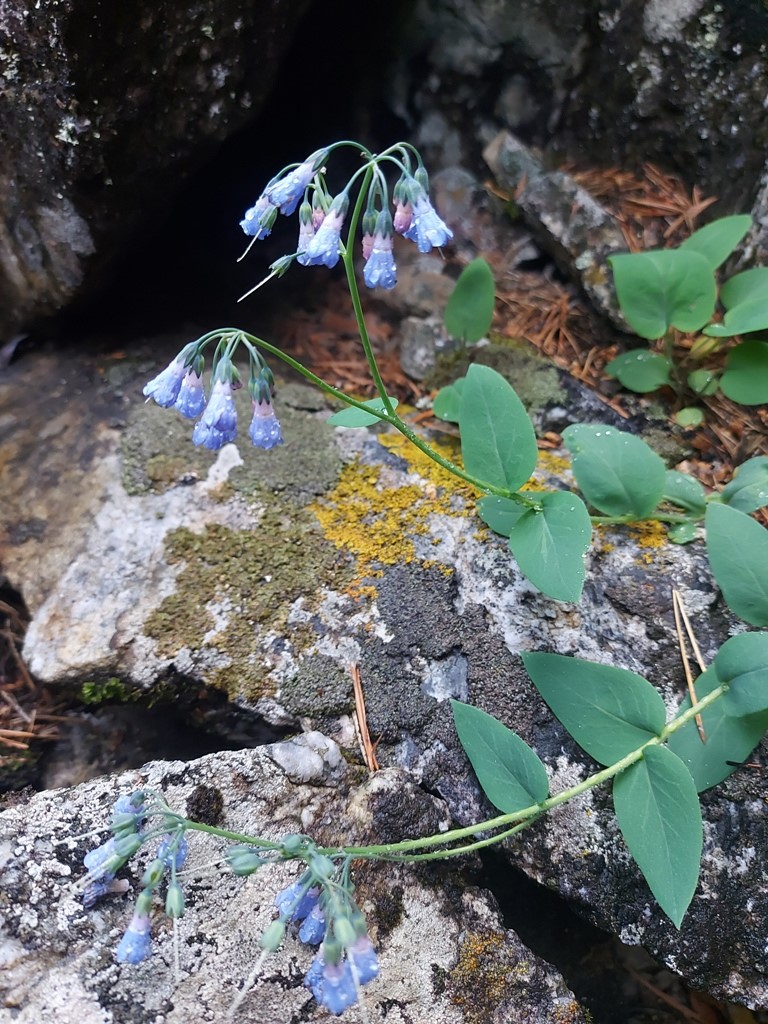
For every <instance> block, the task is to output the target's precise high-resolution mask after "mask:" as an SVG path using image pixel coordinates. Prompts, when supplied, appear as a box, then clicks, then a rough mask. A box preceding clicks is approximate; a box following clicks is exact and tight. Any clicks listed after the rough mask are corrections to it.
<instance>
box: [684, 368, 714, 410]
mask: <svg viewBox="0 0 768 1024" xmlns="http://www.w3.org/2000/svg"><path fill="white" fill-rule="evenodd" d="M718 383H719V377H718V375H717V374H716V373H715V372H714V371H713V370H693V371H692V372H691V373H689V374H688V386H689V387H690V389H691V390H692V391H695V392H696V394H697V395H714V393H715V392H716V391H717V386H718ZM696 412H698V413H699V415H701V409H697V410H696ZM699 422H701V421H699Z"/></svg>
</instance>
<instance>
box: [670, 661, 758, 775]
mask: <svg viewBox="0 0 768 1024" xmlns="http://www.w3.org/2000/svg"><path fill="white" fill-rule="evenodd" d="M719 685H720V680H719V679H718V678H717V673H716V672H715V669H714V667H713V666H711V665H710V667H709V668H708V669H707V671H706V672H704V673H703V674H702V675H700V676H699V678H698V679H697V680H696V683H695V687H696V696H697V697H698V698H699V699H701V698H702V697H706V696H707V695H708V694H709V693H711V692H712V690H714V689H715V688H716V687H717V686H719ZM690 706H691V700H690V697H686V698H685V700H684V701H683V702H682V704H681V705H680V710H679V712H678V716H679V715H681V714H682V713H683V712H684V711H687V710H688V708H690ZM701 720H702V725H703V726H704V735H705V736H706V737H707V742H706V743H702V742H701V737H700V736H699V731H698V729H697V728H696V723H695V722H694V721H690V722H687V723H686V724H685V725H684V726H683V727H682V728H681V729H678V731H677V732H675V733H673V734H672V735H671V736H670V737H669V744H668V745H669V749H670V750H671V751H672V752H673V753H674V754H677V756H678V757H679V758H680V760H681V761H682V762H683V764H684V765H685V767H686V768H687V769H688V771H689V772H690V773H691V775H692V776H693V781H694V784H695V786H696V789H697V790H698V791H699V793H701V792H703V790H705V789H709V788H710V787H712V786H716V785H717V784H718V782H722V781H723V779H727V778H728V776H729V775H731V774H733V772H735V771H736V769H737V767H738V762H739V761H743V760H744V759H745V758H747V757H749V755H750V753H751V752H752V751H753V750H754V749H755V747H756V746H757V744H758V743H759V742H760V740H761V738H762V736H763V734H764V733H765V732H766V730H768V712H765V711H764V712H761V713H760V714H756V715H744V716H743V717H741V718H734V717H733V716H732V715H729V714H727V713H726V711H725V708H724V707H723V701H722V699H721V700H718V701H717V702H716V703H715V704H711V705H710V706H709V707H708V708H705V709H704V711H702V713H701ZM729 761H734V762H736V763H735V764H728V762H729Z"/></svg>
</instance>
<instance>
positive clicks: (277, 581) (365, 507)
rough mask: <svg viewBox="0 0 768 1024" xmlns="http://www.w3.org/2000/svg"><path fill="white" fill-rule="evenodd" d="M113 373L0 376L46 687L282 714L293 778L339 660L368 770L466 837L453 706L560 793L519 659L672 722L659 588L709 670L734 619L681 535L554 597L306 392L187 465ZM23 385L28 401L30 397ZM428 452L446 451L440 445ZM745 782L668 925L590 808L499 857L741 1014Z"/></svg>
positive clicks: (754, 877) (748, 857)
mask: <svg viewBox="0 0 768 1024" xmlns="http://www.w3.org/2000/svg"><path fill="white" fill-rule="evenodd" d="M158 347H159V346H158ZM484 351H485V350H484ZM170 355H171V353H170V352H169V353H168V358H170ZM156 358H157V357H156ZM164 361H165V360H164ZM118 365H119V367H120V374H119V375H117V374H116V373H113V372H112V371H114V369H115V367H114V366H112V365H111V362H110V360H109V359H102V360H101V362H100V368H101V373H99V374H97V373H96V369H95V367H94V365H93V363H92V362H90V361H89V359H88V357H85V356H80V357H77V356H76V355H75V354H74V353H68V355H67V361H66V365H65V364H64V362H63V360H61V359H58V360H57V359H56V357H50V359H48V360H47V361H42V360H41V361H40V362H38V363H36V364H35V365H34V366H27V365H26V364H24V363H23V362H21V363H19V364H17V365H15V366H13V367H11V369H10V372H9V376H8V377H7V379H6V380H5V381H4V382H3V383H2V384H0V403H2V405H3V407H4V408H5V409H6V410H7V411H6V414H5V416H4V421H3V429H4V430H5V431H7V437H8V441H9V443H8V445H7V456H6V459H5V462H4V465H3V467H2V470H0V472H1V473H2V479H0V487H2V491H3V494H4V496H6V497H5V501H4V502H3V505H2V507H1V508H0V517H2V518H1V519H0V524H1V525H2V547H1V548H0V562H2V564H3V565H4V567H5V572H6V574H7V576H8V578H9V580H10V582H11V583H12V584H13V585H14V586H16V587H18V588H19V589H20V590H21V592H22V594H23V595H24V597H25V599H26V601H27V604H28V607H29V610H30V613H31V615H32V623H31V626H30V630H29V633H28V636H27V642H26V646H25V653H26V656H27V658H28V660H29V663H30V665H31V667H32V668H33V669H34V671H35V672H36V673H37V674H38V675H39V676H40V678H41V679H42V680H43V681H45V682H46V683H47V684H49V685H51V686H70V687H72V686H79V685H80V684H81V683H82V682H84V681H85V680H92V679H96V680H97V681H98V680H99V679H103V678H105V677H116V678H117V679H118V680H120V681H121V683H122V684H123V685H124V686H125V687H126V688H127V689H128V690H129V691H131V690H133V691H138V692H139V693H142V692H143V693H144V694H145V696H146V697H151V698H152V699H158V698H161V697H162V696H163V695H167V694H168V693H169V692H171V693H178V694H179V696H180V697H181V698H183V697H184V695H185V693H186V692H187V691H188V690H189V689H190V687H191V688H192V689H193V690H197V689H199V688H200V687H201V686H203V687H207V688H209V689H212V690H218V691H221V692H223V693H224V695H225V696H226V697H227V698H228V701H229V703H230V706H231V707H232V708H233V709H234V710H236V711H237V712H238V714H239V715H240V718H241V721H243V722H247V721H248V720H249V719H250V720H254V719H266V720H267V721H269V722H272V723H275V724H279V725H284V724H286V723H287V724H291V723H293V724H294V726H295V727H297V728H298V727H299V726H301V727H302V728H303V729H304V730H305V731H306V732H307V733H308V734H310V735H309V736H308V737H307V738H306V739H305V740H304V743H305V744H306V756H305V759H304V761H303V762H302V764H303V767H302V765H299V766H296V765H291V764H289V762H288V761H284V762H283V763H285V764H286V770H287V771H289V772H290V775H291V778H296V779H299V778H302V777H306V778H311V779H315V778H316V777H317V775H316V773H317V772H319V771H320V767H319V764H320V761H319V760H318V758H319V759H320V760H322V759H323V754H322V752H321V751H320V750H319V749H318V747H317V744H315V741H314V739H313V738H312V736H311V734H312V733H321V734H322V735H323V736H328V737H330V738H332V739H334V740H336V741H337V742H338V743H339V744H340V745H341V746H342V747H343V748H346V747H354V746H355V739H354V733H353V730H352V726H351V715H352V711H353V707H354V703H353V697H352V686H351V680H350V678H349V674H348V667H349V665H350V664H356V665H357V666H358V667H359V669H360V673H361V679H362V685H363V690H364V695H365V703H366V708H367V716H368V727H369V730H370V734H371V737H372V738H373V739H374V741H377V740H378V746H377V753H378V757H379V760H380V762H381V763H382V765H384V766H385V767H388V768H401V769H402V768H405V769H407V771H408V772H409V774H410V776H411V778H413V779H414V780H415V781H416V782H417V783H420V784H422V785H423V786H424V787H425V788H427V789H428V790H429V791H430V792H434V793H439V794H440V795H441V796H442V798H443V799H444V800H445V801H446V803H447V805H448V808H449V810H450V814H451V816H452V817H453V818H454V819H455V820H456V821H458V822H461V823H470V822H473V821H477V820H481V819H482V816H485V815H487V814H488V813H489V810H490V809H489V808H488V806H487V804H486V803H485V801H484V799H483V798H482V796H481V794H480V792H479V790H478V787H477V785H476V783H475V782H474V779H473V777H472V775H471V773H470V771H469V768H468V765H467V762H466V759H465V757H464V755H463V753H462V752H461V750H460V749H459V746H458V741H457V737H456V734H455V730H454V728H453V724H452V719H451V713H450V706H449V702H448V699H447V698H448V697H450V696H457V697H459V698H460V699H466V700H468V701H469V702H470V703H472V704H475V705H477V706H479V707H481V708H483V709H484V710H486V711H488V712H489V713H491V714H493V715H495V716H497V717H498V718H500V719H501V720H502V721H503V722H505V723H506V724H507V725H509V726H510V727H512V728H514V729H515V730H516V731H517V732H518V733H519V734H520V735H521V736H522V737H523V738H524V739H525V740H526V741H528V742H529V743H531V744H532V745H533V747H534V748H535V749H536V750H537V752H538V753H539V755H540V756H541V757H542V759H543V761H544V763H545V765H546V766H547V770H548V772H549V774H550V778H551V785H552V789H553V790H554V791H558V790H560V789H562V788H565V787H566V786H567V785H569V784H571V783H572V782H574V781H576V780H579V779H581V778H583V777H584V776H585V775H586V774H587V773H588V772H590V771H592V770H593V769H594V766H593V765H592V763H591V762H590V761H589V759H588V758H586V757H585V755H583V754H582V753H581V752H580V751H579V750H578V749H577V748H576V747H575V745H574V744H573V743H572V741H571V740H570V739H569V738H568V737H567V736H566V735H565V733H564V732H563V730H562V729H561V728H560V726H559V725H558V723H557V722H556V721H555V720H554V719H553V718H552V716H551V714H550V713H549V711H548V710H547V708H546V706H545V705H544V704H543V702H542V701H541V700H540V698H539V697H538V695H537V693H536V691H535V690H534V688H533V686H532V684H531V683H530V681H529V679H528V678H527V675H526V673H525V672H524V670H523V667H522V663H521V661H520V659H519V653H520V652H521V651H530V650H548V651H555V652H558V653H560V654H571V655H577V656H579V657H582V658H588V659H592V660H595V661H599V662H603V663H610V664H614V665H617V666H621V667H624V668H627V669H631V670H634V671H636V672H639V673H641V674H643V675H646V676H647V677H648V678H650V679H652V680H653V681H654V683H656V684H657V685H658V686H659V688H660V690H661V692H662V694H663V696H664V698H665V700H666V701H667V704H668V706H669V707H670V708H672V707H674V706H675V704H676V703H677V702H678V701H679V699H680V696H681V694H682V692H683V690H684V681H683V677H682V671H681V668H680V661H679V653H678V650H677V641H676V638H675V633H674V625H673V616H672V607H671V587H672V585H674V586H675V587H676V588H677V589H678V590H679V591H681V593H682V594H683V597H684V600H685V603H686V606H687V608H688V611H689V614H690V615H691V616H692V619H693V622H694V627H695V629H696V633H697V636H698V640H699V644H700V646H701V648H702V651H703V655H704V658H705V660H707V661H711V659H712V657H713V656H714V653H715V651H716V650H717V648H718V646H719V645H720V644H721V643H722V642H723V641H724V639H725V638H726V637H727V636H728V635H729V634H730V633H731V632H732V631H733V630H738V629H740V628H742V627H741V626H740V625H739V624H738V623H736V622H735V621H734V620H733V619H732V617H731V616H730V615H729V614H728V613H727V611H726V609H725V608H724V607H723V604H722V601H721V599H720V597H719V594H718V592H717V590H716V588H715V587H714V585H713V583H712V580H711V576H710V572H709V567H708V564H707V561H706V557H705V553H704V550H703V545H702V544H701V543H694V544H692V545H690V546H687V547H679V546H675V545H670V544H667V543H666V542H665V540H664V533H663V531H661V530H654V529H640V530H637V529H636V530H632V529H630V530H625V531H623V532H619V531H618V530H606V529H603V530H600V531H598V532H597V535H596V539H595V544H594V545H593V548H592V550H591V552H590V553H589V555H588V559H587V570H588V575H587V583H586V586H585V589H584V594H583V596H582V599H581V601H580V602H579V604H578V605H569V604H557V603H555V602H553V601H550V600H548V599H546V598H544V597H543V596H542V595H541V594H540V593H538V592H537V591H536V589H535V588H534V587H533V586H531V585H530V584H529V583H528V582H527V581H526V580H525V579H524V578H523V577H522V576H521V575H520V573H519V571H518V569H517V567H516V566H515V564H514V562H513V561H512V559H511V558H510V557H509V553H508V551H507V549H506V542H505V541H504V540H503V539H501V538H498V537H495V536H492V535H490V534H489V533H488V532H487V531H486V530H484V529H482V528H481V527H480V524H479V521H478V520H477V518H476V517H475V516H474V513H473V498H472V496H471V495H470V494H469V493H468V492H467V491H466V490H465V489H463V488H462V487H461V486H459V485H457V484H454V483H452V482H451V480H449V479H447V478H446V476H445V474H443V473H442V472H438V471H437V470H435V469H432V468H431V465H430V464H426V463H425V462H424V461H423V460H422V459H420V458H418V457H416V456H415V455H414V453H412V452H410V451H409V450H408V446H407V444H406V443H405V442H404V441H403V440H402V438H401V436H400V435H390V434H387V433H383V432H381V431H378V432H376V431H372V432H368V431H366V430H342V429H341V428H338V429H337V430H335V431H332V430H331V429H330V428H326V427H325V426H324V425H323V419H324V417H325V415H326V414H325V413H324V412H323V411H320V410H319V409H318V408H317V402H316V401H315V402H313V400H312V398H311V397H310V398H308V397H306V395H307V393H306V391H305V390H304V389H298V388H297V389H295V390H292V389H290V388H283V389H279V391H278V398H277V402H278V414H279V415H280V417H281V419H282V420H283V429H284V433H285V436H286V444H285V446H284V447H282V448H279V449H276V450H275V451H273V452H254V451H250V450H248V449H246V448H245V447H241V448H240V451H239V454H238V452H237V450H236V449H235V448H234V447H226V448H225V449H223V450H222V451H221V452H219V453H218V454H216V455H214V454H211V453H207V452H197V451H194V450H193V449H192V446H191V445H190V442H189V427H188V425H187V424H185V423H182V422H180V421H179V419H178V418H177V414H176V413H174V412H172V411H168V410H160V409H156V408H154V407H153V406H144V405H142V404H141V403H140V400H139V398H140V396H139V390H140V384H141V380H142V379H143V378H142V376H141V375H140V368H138V367H136V366H132V365H131V364H126V363H125V361H121V362H120V363H119V364H118ZM499 365H501V364H499ZM151 372H154V371H151ZM149 375H150V373H149V372H148V373H147V374H146V376H149ZM113 376H115V377H117V376H119V380H120V382H121V383H120V385H119V387H116V386H114V385H112V384H110V378H111V377H113ZM95 380H98V381H100V383H99V385H98V386H96V385H95V384H94V383H93V382H94V381H95ZM54 381H60V384H59V385H58V389H57V387H55V386H54V384H53V383H52V382H54ZM34 389H36V390H37V393H38V394H45V395H46V396H47V400H46V402H45V403H44V404H43V403H40V402H39V403H30V401H29V395H30V394H31V393H32V392H33V390H34ZM561 400H562V398H561V397H560V398H558V399H557V401H561ZM241 411H245V410H241ZM571 416H572V418H573V419H574V420H577V419H578V418H579V414H578V411H572V412H571ZM438 441H439V443H440V444H441V445H442V446H443V450H444V451H446V453H448V454H450V453H451V452H452V451H453V449H452V447H451V445H452V440H451V437H450V435H449V434H446V435H445V436H441V437H440V438H438ZM536 480H537V481H538V484H539V485H544V486H561V487H562V486H566V487H567V486H569V485H570V484H571V482H572V481H571V477H570V475H569V468H568V462H567V459H566V458H565V457H564V455H563V453H560V452H550V453H543V454H542V457H541V467H540V470H539V471H538V472H537V477H536ZM279 756H282V755H279ZM302 772H306V773H309V774H307V775H306V776H303V775H302ZM762 787H763V783H762V781H761V779H760V778H759V777H757V778H756V777H755V775H751V774H750V773H749V772H742V773H737V774H736V775H734V776H732V777H731V778H730V779H729V780H728V782H727V783H726V784H724V785H723V786H721V787H719V788H718V789H717V790H715V791H714V792H712V793H709V794H706V796H705V798H704V815H705V852H704V862H703V871H702V881H701V884H700V886H699V889H698V891H697V894H696V896H695V898H694V901H693V904H692V906H691V909H690V911H689V913H688V915H687V916H686V918H685V920H684V922H683V927H682V929H681V931H680V932H676V931H675V929H674V928H673V926H672V925H671V923H670V922H669V921H667V920H666V919H665V918H664V917H663V915H662V914H661V913H660V911H659V910H658V908H657V907H656V905H655V903H654V902H653V900H652V898H651V896H650V893H649V891H648V889H647V887H646V885H645V883H644V882H643V880H642V878H641V876H640V874H639V872H638V870H637V869H636V868H635V867H634V865H633V864H632V862H631V861H630V859H629V856H628V854H627V852H626V850H625V849H624V847H623V844H622V843H621V840H620V838H619V836H618V833H617V829H616V823H615V819H614V817H613V814H612V810H611V804H610V796H609V794H607V793H605V792H602V791H600V792H596V791H590V793H589V794H588V795H587V796H585V797H583V798H582V799H581V800H580V801H576V802H575V803H573V804H569V805H567V806H566V807H565V808H563V809H562V810H561V811H559V812H557V813H556V814H554V815H552V816H551V817H550V818H549V819H547V820H545V821H542V822H540V823H538V824H537V825H536V826H534V827H532V828H531V829H530V830H529V831H528V832H527V833H526V837H525V841H524V842H522V843H520V844H517V845H516V846H515V848H514V850H512V849H510V850H509V851H507V855H509V856H510V857H513V858H514V860H515V862H516V863H518V864H520V865H521V866H522V867H523V868H524V870H526V871H527V872H528V873H529V874H530V875H531V876H533V877H534V878H537V879H539V880H540V881H542V882H543V883H545V884H546V885H547V886H549V887H551V888H553V889H555V890H557V891H559V892H560V893H562V894H563V896H565V897H566V898H567V899H569V900H570V901H572V902H573V903H574V904H575V905H576V906H577V907H578V908H579V910H580V911H581V912H582V913H584V914H585V915H587V916H589V917H590V918H591V920H593V921H594V922H595V923H597V924H598V925H600V926H601V927H603V928H608V929H611V930H612V931H615V932H616V933H618V934H620V935H621V937H622V938H623V939H624V940H625V941H627V942H633V943H638V944H642V945H644V946H646V948H648V949H649V950H650V951H651V952H653V953H654V954H655V955H658V956H660V957H661V958H663V959H664V961H665V962H666V963H667V964H669V965H671V966H673V967H674V969H675V970H676V971H678V972H679V973H680V974H681V975H682V976H683V977H685V978H687V979H688V980H689V981H690V982H691V983H692V984H694V985H695V986H696V987H697V988H700V989H706V990H708V991H710V992H712V993H714V994H716V995H718V996H721V997H725V998H729V999H733V1000H736V1001H740V1002H744V1003H746V1004H748V1005H753V1006H754V1005H761V1004H763V1003H765V1001H766V994H767V993H766V977H768V964H767V954H766V950H765V946H764V938H763V936H764V934H765V930H766V924H767V922H768V880H767V879H766V874H765V867H764V864H763V860H762V858H761V857H760V856H759V855H758V853H757V851H760V850H761V849H764V848H765V845H766V842H767V841H768V836H766V831H765V830H766V827H767V825H766V816H765V813H764V802H763V788H762ZM416 827H417V826H414V828H415V829H416ZM419 827H420V826H419ZM750 851H755V853H754V854H753V853H752V852H750ZM712 935H717V937H718V942H717V943H713V942H712V941H711V936H712Z"/></svg>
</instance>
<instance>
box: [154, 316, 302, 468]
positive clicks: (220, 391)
mask: <svg viewBox="0 0 768 1024" xmlns="http://www.w3.org/2000/svg"><path fill="white" fill-rule="evenodd" d="M214 339H216V340H218V341H219V345H218V347H217V349H216V354H215V355H214V361H213V372H212V379H211V388H210V394H209V396H208V398H207V399H206V395H205V386H204V384H203V370H204V367H205V357H204V354H203V349H204V348H205V346H206V345H207V344H209V343H210V342H211V341H213V340H214ZM241 342H242V343H243V344H245V345H246V347H247V348H248V352H249V357H250V364H251V375H250V380H249V384H248V390H249V393H250V395H251V399H252V403H253V419H252V420H251V425H250V428H249V431H248V435H249V437H250V439H251V441H252V442H253V444H254V445H255V446H256V447H257V448H265V449H269V448H274V447H276V445H279V444H282V443H283V436H282V432H281V430H280V423H279V421H278V419H277V417H276V416H275V412H274V409H273V408H272V396H273V394H274V390H275V379H274V376H273V375H272V371H271V370H270V369H269V367H268V366H267V364H266V362H265V361H264V358H263V356H261V354H260V353H259V352H258V351H257V350H256V349H255V347H254V346H253V345H251V344H250V343H249V342H246V341H245V339H243V338H242V336H241V335H240V334H239V332H234V333H233V332H226V331H224V332H217V331H214V332H212V334H210V335H205V336H204V337H203V338H201V339H199V340H198V341H193V342H190V344H188V345H185V346H184V348H183V349H182V350H181V352H179V354H178V355H177V356H176V357H175V358H174V359H173V360H172V361H171V363H170V364H169V365H168V366H167V367H166V368H165V369H164V370H163V371H162V373H159V374H158V375H157V376H156V377H154V378H153V379H152V380H151V381H149V383H148V384H146V385H145V386H144V394H145V395H146V396H147V399H148V400H149V399H150V398H152V399H154V400H155V402H156V403H157V404H158V405H161V406H163V407H164V408H171V407H172V408H174V409H176V410H177V411H178V412H180V413H181V415H182V416H185V417H187V418H188V419H197V422H196V423H195V426H194V429H193V431H192V441H193V443H194V444H195V445H201V446H202V447H204V448H208V449H210V450H211V451H218V450H219V449H220V448H223V447H224V445H225V444H229V443H230V442H232V441H234V440H235V437H236V436H237V409H236V408H235V401H234V395H233V393H234V392H235V391H236V390H237V389H238V388H240V387H242V382H241V380H240V374H239V372H238V370H237V369H236V367H235V366H234V364H233V362H232V356H233V355H234V352H235V350H236V349H237V347H238V345H239V344H240V343H241ZM198 417H199V419H198Z"/></svg>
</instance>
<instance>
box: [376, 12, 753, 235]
mask: <svg viewBox="0 0 768 1024" xmlns="http://www.w3.org/2000/svg"><path fill="white" fill-rule="evenodd" d="M767 34H768V11H766V9H765V6H764V5H761V4H755V3H752V2H751V0H733V2H731V3H728V4H723V3H720V2H718V0H638V2H635V0H630V2H622V3H615V2H613V0H581V2H579V3H572V4H568V5H567V7H566V6H564V5H563V4H561V3H558V2H557V0H520V2H518V3H514V4H510V3H506V4H505V3H497V2H496V0H420V3H418V4H416V5H414V10H413V14H412V17H411V23H410V25H409V26H408V28H407V30H406V31H404V32H403V40H404V43H403V48H402V51H401V53H402V61H401V63H400V65H399V66H398V68H397V70H396V72H395V74H394V87H393V89H392V93H391V95H392V97H393V104H394V105H395V107H396V109H397V111H398V113H399V114H400V115H401V116H404V117H407V118H408V119H409V121H410V123H411V124H412V126H413V132H414V142H416V144H417V145H420V146H423V147H424V148H425V150H426V151H427V153H428V154H429V155H430V158H431V159H432V161H433V162H434V161H435V160H437V162H438V163H439V164H440V165H441V166H450V165H452V164H455V163H460V164H463V165H464V166H466V167H470V168H474V167H477V164H478V158H477V154H478V153H479V152H480V150H481V149H482V147H483V146H485V145H486V144H488V143H489V142H490V141H491V139H493V138H494V136H495V135H496V134H497V133H498V131H499V130H500V129H508V130H511V131H513V132H514V133H515V134H517V135H519V136H520V137H521V138H522V139H523V141H524V142H525V143H526V144H528V145H531V144H533V145H536V146H539V147H542V148H546V149H548V150H549V151H550V153H551V154H552V155H553V157H554V158H555V159H558V158H559V159H562V158H563V157H567V158H569V159H571V160H575V161H578V162H579V163H581V164H586V165H592V164H598V165H601V166H610V165H612V164H618V165H619V166H621V167H622V168H623V169H625V170H629V169H632V168H633V167H636V168H639V167H640V166H641V165H642V164H643V163H644V162H645V161H652V162H654V163H657V164H658V165H659V166H660V167H662V168H664V169H666V170H667V171H673V172H677V173H679V174H680V175H682V177H683V179H684V180H685V181H687V182H688V183H689V184H690V185H693V184H697V185H699V186H700V187H701V188H702V189H703V190H704V192H705V194H708V195H717V196H719V197H720V198H721V202H720V203H719V204H718V206H717V207H716V208H715V209H714V211H713V213H716V214H717V215H724V214H726V213H745V212H747V211H749V209H750V208H751V207H752V205H753V202H754V200H755V196H756V194H757V192H758V190H759V184H758V182H759V179H760V176H761V174H762V173H763V168H764V160H765V157H764V154H765V150H766V143H768V128H767V127H766V121H765V117H764V109H763V102H764V98H765V95H766V92H768V58H767V57H766V52H765V46H764V41H765V39H766V35H767ZM414 69H416V70H414Z"/></svg>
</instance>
